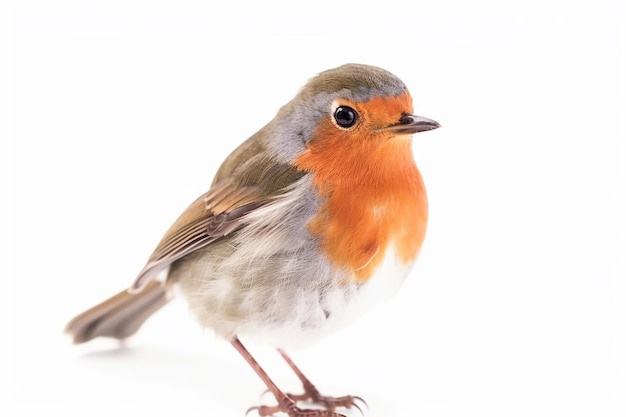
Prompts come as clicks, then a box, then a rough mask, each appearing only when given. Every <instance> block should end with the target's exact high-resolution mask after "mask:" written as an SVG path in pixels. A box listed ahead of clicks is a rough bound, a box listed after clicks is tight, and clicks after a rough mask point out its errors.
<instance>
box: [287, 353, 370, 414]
mask: <svg viewBox="0 0 626 417" xmlns="http://www.w3.org/2000/svg"><path fill="white" fill-rule="evenodd" d="M278 353H280V356H282V357H283V359H285V362H287V364H288V365H289V367H290V368H291V369H292V370H293V371H294V372H295V374H296V375H297V377H298V379H300V381H301V382H302V386H303V387H304V393H303V394H299V395H295V394H287V396H288V397H289V398H291V399H292V400H294V401H311V402H312V403H314V404H319V405H321V406H324V407H325V408H326V409H327V410H329V411H334V410H335V408H337V407H344V408H352V407H354V408H356V409H357V410H359V411H360V412H361V414H363V411H362V410H361V407H359V405H358V404H357V402H358V401H360V402H362V403H363V404H364V405H367V403H366V402H365V400H364V399H363V398H361V397H358V396H355V395H346V396H344V397H327V396H325V395H322V394H320V392H319V391H318V390H317V388H315V385H313V384H312V383H311V381H309V379H308V378H307V377H306V376H304V374H303V373H302V371H301V370H300V368H298V367H297V366H296V364H295V363H293V361H292V360H291V358H290V357H289V355H287V354H286V353H285V351H284V350H282V349H278Z"/></svg>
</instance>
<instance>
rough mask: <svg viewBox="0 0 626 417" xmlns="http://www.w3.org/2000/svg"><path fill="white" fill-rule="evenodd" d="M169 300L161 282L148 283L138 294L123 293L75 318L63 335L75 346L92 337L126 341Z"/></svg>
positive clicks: (126, 291)
mask: <svg viewBox="0 0 626 417" xmlns="http://www.w3.org/2000/svg"><path fill="white" fill-rule="evenodd" d="M170 299H171V297H169V296H168V294H167V292H166V290H165V285H164V284H163V283H162V282H158V281H151V282H149V283H148V284H146V285H145V286H144V287H143V288H142V289H141V290H140V291H138V292H130V291H128V290H124V291H122V292H120V293H119V294H116V295H114V296H113V297H111V298H109V299H108V300H106V301H104V302H102V303H100V304H98V305H97V306H95V307H92V308H90V309H89V310H87V311H85V312H84V313H82V314H80V315H78V316H76V317H75V318H74V319H72V320H71V321H70V322H69V323H68V324H67V327H66V328H65V332H66V333H68V334H69V335H70V336H72V338H73V339H74V343H77V344H78V343H84V342H88V341H89V340H91V339H94V338H96V337H112V338H115V339H126V338H127V337H129V336H132V335H133V334H135V332H137V330H139V328H140V327H141V325H142V324H143V323H144V321H146V319H147V318H148V317H150V316H151V315H152V314H153V313H155V312H156V311H157V310H159V309H160V308H161V307H163V306H164V305H165V304H167V302H168V301H169V300H170Z"/></svg>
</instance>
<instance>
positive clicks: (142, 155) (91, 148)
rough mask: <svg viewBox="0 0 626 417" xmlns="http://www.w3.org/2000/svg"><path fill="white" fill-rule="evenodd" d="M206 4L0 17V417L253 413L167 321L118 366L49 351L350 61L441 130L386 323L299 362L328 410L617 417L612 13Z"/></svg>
mask: <svg viewBox="0 0 626 417" xmlns="http://www.w3.org/2000/svg"><path fill="white" fill-rule="evenodd" d="M225 3H228V2H214V3H212V2H209V1H206V0H203V1H176V2H173V1H172V2H165V1H158V2H156V1H128V0H125V1H106V2H104V1H103V2H93V1H92V2H90V1H55V2H49V1H39V2H38V1H19V2H14V3H13V4H12V5H10V4H7V5H5V6H3V9H2V11H1V13H0V14H1V15H2V16H3V17H2V19H3V21H2V26H3V27H4V29H3V30H4V32H3V36H6V38H5V41H3V48H4V49H5V51H6V54H4V55H5V57H8V62H7V64H6V65H3V66H4V68H5V69H8V70H9V72H10V73H12V76H11V74H9V75H8V76H7V77H3V78H4V79H5V81H6V80H8V82H6V83H5V84H6V87H8V88H7V89H6V92H7V94H3V96H4V100H5V101H8V105H9V108H8V111H6V112H4V111H3V113H4V114H3V118H5V117H6V115H7V114H8V115H9V124H8V125H7V126H8V127H9V129H10V130H11V131H12V137H13V141H12V142H10V141H5V140H4V139H3V145H2V146H3V151H2V154H3V164H2V165H3V168H2V169H3V178H5V179H8V180H9V182H10V184H9V186H8V188H9V189H10V190H12V198H11V204H10V210H11V211H10V212H9V213H7V215H5V216H3V217H4V219H5V220H4V221H5V223H7V224H6V225H5V226H6V227H5V230H6V229H7V228H9V230H11V231H12V234H11V233H9V234H8V237H9V239H8V240H9V242H8V243H9V244H10V247H12V249H13V252H12V255H13V256H12V258H13V262H10V263H9V267H10V270H9V273H7V274H3V275H4V276H3V282H5V283H8V285H5V286H3V293H2V299H3V300H4V302H3V303H2V306H3V307H2V308H3V310H5V314H4V317H5V318H8V319H9V323H8V324H7V326H5V327H4V329H5V331H4V332H3V336H2V338H3V345H4V346H5V348H8V349H9V352H8V353H7V354H5V355H3V358H4V359H6V362H7V363H6V365H8V366H9V368H10V369H11V370H12V372H2V374H3V376H4V377H5V378H7V382H8V383H9V384H10V388H9V389H8V390H4V392H3V393H2V394H0V395H1V396H2V397H4V396H5V395H8V401H5V400H2V401H1V403H0V414H1V415H3V416H22V415H64V416H84V415H88V416H109V415H115V416H135V415H150V416H166V415H180V416H186V417H187V416H188V417H192V416H202V417H207V416H222V417H230V416H233V417H241V416H243V415H244V412H245V410H246V409H247V408H248V406H250V405H253V404H256V403H257V401H258V397H259V395H260V394H261V393H262V391H263V389H264V387H263V385H262V383H261V381H260V380H259V379H258V378H257V377H256V376H255V375H254V373H253V372H252V370H251V369H249V367H248V366H247V365H246V364H245V362H244V361H243V360H242V359H241V358H240V357H239V356H238V354H237V353H236V352H235V351H234V349H232V348H231V347H230V346H229V344H228V343H226V342H224V341H222V340H219V339H217V338H215V337H214V336H213V335H212V334H211V332H210V331H204V330H202V329H200V328H199V327H198V326H197V325H196V324H195V322H194V321H193V318H192V317H191V315H190V314H189V313H188V311H187V309H186V306H185V305H184V302H183V301H182V300H180V301H177V302H174V303H172V304H171V305H169V306H168V307H167V308H165V309H164V310H163V311H162V312H160V313H159V314H158V315H157V316H155V317H154V318H153V319H151V320H150V321H149V322H148V323H147V324H146V326H145V327H144V328H143V329H142V331H141V332H140V333H139V334H138V335H137V336H136V337H135V338H133V339H132V340H130V341H129V342H128V344H127V347H126V348H124V349H119V348H117V345H116V344H115V343H113V342H112V341H99V342H94V343H91V344H89V345H86V346H80V347H73V346H72V345H71V344H70V341H69V340H68V339H66V338H65V337H63V335H62V330H63V327H64V325H65V323H66V321H67V320H68V319H69V318H71V317H72V316H73V315H74V314H76V313H78V312H80V311H81V310H82V309H84V308H87V307H89V306H91V305H93V304H94V303H96V302H99V301H101V300H102V299H103V298H105V297H107V296H109V295H112V294H113V293H115V292H117V291H119V290H121V289H122V288H124V287H125V286H127V285H128V284H129V283H130V282H131V281H132V279H133V278H134V276H135V274H136V273H137V271H138V270H139V269H141V267H142V266H143V264H144V262H145V260H146V259H147V257H148V256H149V254H150V252H151V251H152V249H153V248H154V246H155V244H156V243H157V242H158V240H159V239H160V237H161V235H162V233H163V232H164V231H165V229H166V228H167V227H168V226H169V225H170V223H171V222H172V221H173V220H174V219H175V218H176V216H177V215H178V214H179V213H180V212H181V211H182V210H183V209H184V208H185V207H186V206H187V204H188V203H190V202H191V201H192V200H193V199H194V198H196V197H197V196H198V195H199V194H200V193H202V192H204V191H205V190H206V189H207V187H208V185H209V183H210V182H211V179H212V175H213V174H214V173H215V170H216V169H217V167H218V165H219V163H220V161H221V160H222V159H223V158H224V157H225V156H226V155H227V154H228V153H229V151H230V150H232V149H233V148H234V147H235V146H236V145H238V144H239V143H240V142H241V141H243V140H244V139H245V138H247V137H248V136H249V135H250V134H252V133H254V132H255V131H256V130H257V129H258V128H259V127H261V126H262V125H263V124H264V123H266V122H267V121H268V120H269V119H270V118H271V117H273V115H274V114H275V112H276V110H277V109H278V107H280V106H281V105H282V104H284V103H285V102H286V101H288V100H289V99H290V98H291V97H292V96H293V94H294V93H295V92H296V91H297V90H298V88H299V87H300V86H301V85H303V84H304V83H305V82H306V80H307V79H308V78H310V77H312V76H313V75H315V74H316V73H317V72H319V71H322V70H325V69H327V68H331V67H335V66H337V65H340V64H342V63H345V62H361V63H368V64H374V65H378V66H381V67H384V68H386V69H388V70H390V71H392V72H394V73H395V74H396V75H398V76H399V77H400V78H402V79H403V80H404V81H405V83H406V84H407V85H408V86H409V88H410V90H411V92H412V93H413V96H414V102H415V111H416V113H417V114H420V115H423V116H427V117H431V118H434V119H436V120H437V121H439V122H440V123H441V124H442V126H443V127H442V128H441V129H439V130H437V131H434V132H429V133H427V134H420V135H417V136H416V138H415V142H414V152H415V157H416V160H417V162H418V165H419V167H420V169H421V171H422V174H423V176H424V178H425V182H426V185H427V188H428V191H429V197H430V204H431V220H430V224H429V231H428V236H427V240H426V243H425V246H424V248H423V251H422V255H421V258H420V260H419V262H418V264H417V266H416V268H415V270H414V272H413V274H412V275H411V277H410V279H409V280H408V282H407V283H406V285H405V286H404V287H403V289H402V291H401V293H399V294H398V296H397V297H395V298H394V299H393V300H392V302H390V303H388V304H385V305H383V306H381V308H378V309H377V310H375V311H373V312H372V313H371V314H369V315H368V316H366V317H365V318H364V319H363V320H361V321H359V322H357V323H355V325H353V326H352V327H350V328H349V329H348V330H347V331H345V332H343V333H341V334H337V335H335V336H333V337H331V338H329V339H326V340H323V341H321V342H320V343H319V344H317V345H315V346H313V347H311V348H310V349H307V350H304V351H301V352H294V354H293V357H294V359H295V360H296V362H297V363H299V364H300V365H301V367H302V368H303V369H304V370H305V371H308V374H309V376H310V377H311V379H313V381H314V382H316V383H317V385H318V387H319V388H320V389H321V390H322V391H323V392H325V393H328V394H337V395H342V394H346V393H354V394H358V395H361V396H363V397H365V398H366V399H367V400H368V403H369V406H370V410H369V412H368V413H367V415H368V416H371V417H383V416H396V417H402V416H416V415H417V416H422V417H430V416H473V415H477V416H481V417H490V416H494V417H495V416H498V417H502V416H530V415H532V416H535V417H537V416H570V417H576V416H609V417H610V416H618V415H624V414H621V413H622V412H624V409H623V408H622V407H623V400H624V393H626V385H625V383H624V382H625V380H624V373H623V370H624V354H623V352H624V351H626V344H625V343H624V342H625V339H624V326H625V322H624V320H623V318H624V303H625V301H626V299H625V294H624V291H623V290H624V276H625V275H624V272H623V271H622V270H621V268H623V261H622V260H620V259H618V255H619V251H618V244H617V243H618V242H617V240H618V230H617V229H618V227H619V226H620V225H621V226H623V221H622V220H621V219H618V216H619V217H621V218H623V212H624V207H623V206H622V207H621V208H620V207H618V206H617V205H618V202H619V201H621V200H620V197H621V194H622V192H623V189H624V183H623V182H620V181H619V174H620V172H619V171H620V170H621V174H623V173H624V171H623V164H624V161H623V160H622V161H620V162H618V158H619V157H618V147H619V146H623V142H624V140H625V131H624V128H623V120H624V117H625V116H624V115H625V114H626V112H625V111H624V108H623V104H624V101H623V99H624V96H623V92H624V77H623V75H624V74H625V73H626V68H625V67H624V65H623V64H624V62H623V58H624V42H623V41H622V39H621V36H623V35H624V32H623V31H621V32H620V29H619V26H623V25H624V22H626V16H625V15H624V10H623V8H624V6H623V2H620V1H608V0H606V1H594V2H571V1H546V0H541V1H525V2H501V1H489V0H478V1H472V2H465V1H454V0H442V1H432V0H431V1H423V0H419V1H411V2H406V3H404V2H400V1H394V2H375V3H368V2H354V3H351V2H338V1H334V2H328V1H315V2H295V1H292V2H283V3H275V2H269V1H259V2H252V1H237V2H230V4H229V5H226V4H225ZM620 60H622V61H621V63H620ZM11 62H12V64H11ZM620 65H622V66H621V68H620ZM620 76H621V77H622V78H621V80H620ZM620 82H621V86H620ZM620 89H621V91H620ZM7 97H8V98H9V99H8V100H7ZM11 97H12V98H11ZM11 131H9V135H10V134H11ZM3 136H4V135H3ZM5 137H6V136H5ZM618 142H621V143H618ZM622 150H623V148H622ZM5 151H6V152H5ZM7 155H8V156H9V158H7ZM620 163H621V164H622V166H621V167H620V166H619V164H620ZM7 168H8V169H7ZM5 208H6V207H5ZM7 219H8V222H7ZM618 223H620V224H618ZM3 235H4V239H6V237H7V234H6V233H4V234H3ZM9 253H10V252H9ZM623 254H624V252H621V256H622V257H623ZM4 341H7V342H8V343H6V342H4ZM11 347H12V348H13V349H12V350H11ZM251 348H252V350H253V352H254V353H255V354H256V355H257V357H258V359H259V360H260V361H261V362H262V363H263V364H264V365H265V366H266V369H267V370H268V372H269V373H270V374H271V375H272V376H273V377H274V378H275V380H276V381H277V382H278V384H279V385H280V386H281V387H283V388H284V389H286V390H288V391H297V390H298V389H299V387H298V383H297V381H296V379H295V378H294V377H293V375H292V374H290V372H289V370H288V369H287V368H286V367H285V366H284V365H283V364H282V363H281V362H280V360H279V359H278V358H277V355H276V354H275V353H274V352H273V351H272V350H270V349H267V348H254V347H252V346H251ZM264 400H265V401H266V402H271V398H268V397H265V398H264ZM352 415H357V414H355V413H352Z"/></svg>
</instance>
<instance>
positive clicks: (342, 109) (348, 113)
mask: <svg viewBox="0 0 626 417" xmlns="http://www.w3.org/2000/svg"><path fill="white" fill-rule="evenodd" d="M357 118H358V114H357V112H356V111H355V110H354V109H353V108H352V107H348V106H339V107H337V110H335V121H336V122H337V124H338V125H339V126H341V127H345V128H348V127H352V126H354V124H355V123H356V119H357Z"/></svg>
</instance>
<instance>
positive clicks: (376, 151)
mask: <svg viewBox="0 0 626 417" xmlns="http://www.w3.org/2000/svg"><path fill="white" fill-rule="evenodd" d="M339 104H340V105H344V103H343V102H341V103H339ZM345 105H350V106H351V107H353V108H354V109H355V110H357V112H358V113H359V117H360V120H359V123H358V124H357V125H355V126H354V128H353V129H349V130H348V129H340V128H338V127H337V126H335V125H334V123H333V122H332V121H331V120H330V119H328V120H324V121H322V123H321V124H320V126H319V127H318V129H317V131H316V133H315V135H314V138H313V139H312V140H311V141H310V142H309V145H308V150H307V151H306V152H304V153H303V154H301V155H300V156H299V157H298V158H297V159H296V161H295V165H296V166H297V167H298V168H299V169H301V170H304V171H308V172H312V173H313V174H314V176H313V184H314V187H315V188H316V190H317V192H318V193H319V194H320V195H321V196H322V197H324V198H325V199H326V202H325V204H324V206H323V207H322V209H321V211H320V212H319V213H318V215H317V216H315V217H314V218H313V219H312V220H311V221H310V223H309V225H308V227H309V230H310V231H311V232H312V233H313V234H315V235H316V236H318V237H319V238H320V239H321V242H322V249H323V251H324V253H325V254H326V256H327V257H328V258H329V259H330V260H331V262H333V264H334V265H336V266H338V267H343V268H347V269H349V270H350V271H352V272H353V274H354V276H355V277H356V279H357V280H358V281H366V280H367V279H368V278H369V277H370V276H371V275H372V273H373V271H374V270H375V269H376V268H377V267H378V266H379V265H380V263H381V262H382V260H383V259H384V255H385V252H386V250H387V248H388V247H389V246H390V245H393V247H394V249H395V251H396V253H397V256H398V260H399V261H400V262H402V263H408V262H411V261H412V260H414V259H415V257H416V256H417V253H418V252H419V249H420V247H421V245H422V241H423V239H424V235H425V232H426V221H427V215H428V214H427V212H428V209H427V200H426V192H425V189H424V184H423V182H422V178H421V175H420V173H419V171H418V169H417V167H416V166H415V162H414V161H413V156H412V152H411V141H410V138H409V137H408V136H400V137H392V136H391V135H390V133H389V132H387V131H379V129H382V128H383V127H386V126H389V125H392V124H394V123H397V122H398V120H399V119H400V117H401V116H402V114H405V113H410V112H411V111H412V108H411V100H410V96H409V95H408V94H406V95H401V96H398V97H395V98H381V97H376V98H374V99H372V100H370V101H368V102H363V103H349V102H347V103H345Z"/></svg>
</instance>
